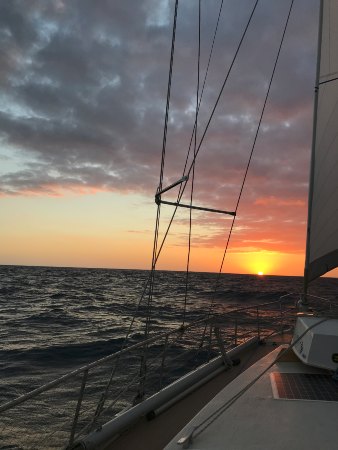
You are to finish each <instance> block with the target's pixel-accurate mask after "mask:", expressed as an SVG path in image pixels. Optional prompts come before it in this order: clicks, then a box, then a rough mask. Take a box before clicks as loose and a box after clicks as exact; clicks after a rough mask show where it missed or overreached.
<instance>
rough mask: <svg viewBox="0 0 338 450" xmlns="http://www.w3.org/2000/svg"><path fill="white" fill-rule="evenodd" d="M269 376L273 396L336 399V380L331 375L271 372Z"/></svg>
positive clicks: (296, 398)
mask: <svg viewBox="0 0 338 450" xmlns="http://www.w3.org/2000/svg"><path fill="white" fill-rule="evenodd" d="M270 377H271V385H272V390H273V395H274V397H275V398H280V399H288V400H324V401H329V402H337V401H338V382H337V381H334V380H333V378H332V376H331V375H325V374H316V373H280V372H273V373H271V375H270Z"/></svg>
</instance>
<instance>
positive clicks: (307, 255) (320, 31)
mask: <svg viewBox="0 0 338 450" xmlns="http://www.w3.org/2000/svg"><path fill="white" fill-rule="evenodd" d="M323 8H324V0H320V6H319V24H318V42H317V68H316V82H315V95H314V107H313V126H312V146H311V163H310V178H309V192H308V218H307V229H306V253H305V267H304V302H305V303H307V300H306V294H307V289H308V285H309V280H308V274H309V260H310V233H311V219H312V214H311V213H312V200H313V184H314V173H315V170H314V169H315V148H316V137H317V115H318V91H319V77H320V59H321V49H322V36H323Z"/></svg>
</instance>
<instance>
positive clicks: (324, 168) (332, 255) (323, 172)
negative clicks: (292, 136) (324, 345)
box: [306, 0, 338, 282]
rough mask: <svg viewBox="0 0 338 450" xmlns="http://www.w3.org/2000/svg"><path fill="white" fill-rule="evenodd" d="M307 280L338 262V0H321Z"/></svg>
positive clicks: (332, 267) (336, 264)
mask: <svg viewBox="0 0 338 450" xmlns="http://www.w3.org/2000/svg"><path fill="white" fill-rule="evenodd" d="M321 15H322V27H321V28H322V32H321V36H320V38H319V42H320V44H319V68H318V69H319V72H318V74H317V83H318V85H317V88H318V97H317V100H316V105H315V110H316V111H315V125H314V146H313V147H314V148H313V155H312V173H311V179H310V195H309V229H308V234H309V235H308V246H307V264H306V266H307V281H308V282H309V281H311V280H313V279H315V278H317V277H319V276H321V275H323V274H325V273H326V272H328V271H329V270H332V269H334V268H335V267H337V266H338V28H337V23H338V0H323V1H322V11H321Z"/></svg>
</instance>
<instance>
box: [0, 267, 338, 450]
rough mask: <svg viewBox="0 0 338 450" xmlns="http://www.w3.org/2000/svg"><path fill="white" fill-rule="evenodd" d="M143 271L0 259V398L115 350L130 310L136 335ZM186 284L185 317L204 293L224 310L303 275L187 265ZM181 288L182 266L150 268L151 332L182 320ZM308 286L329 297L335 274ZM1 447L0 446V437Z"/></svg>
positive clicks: (293, 288) (337, 288)
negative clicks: (152, 273) (199, 270)
mask: <svg viewBox="0 0 338 450" xmlns="http://www.w3.org/2000/svg"><path fill="white" fill-rule="evenodd" d="M148 278H149V272H148V271H143V270H111V269H83V268H81V269H78V268H54V267H53V268H52V267H26V266H0V307H1V316H0V337H1V338H0V342H1V347H0V371H1V377H0V400H1V403H3V402H6V401H9V400H12V399H13V398H15V397H17V396H19V395H22V394H24V393H27V392H28V391H30V390H31V389H34V388H36V387H38V386H39V385H40V384H42V383H45V382H48V381H51V380H53V379H54V378H56V377H57V376H60V375H62V374H63V373H66V372H69V371H70V370H73V369H75V368H77V367H79V366H83V365H85V364H87V363H89V362H91V361H94V360H97V359H99V358H102V357H104V356H106V355H108V354H110V353H112V352H115V351H118V350H119V349H120V348H121V345H122V344H123V343H124V339H125V337H126V334H127V333H128V330H129V328H130V324H131V321H132V318H133V317H134V321H133V325H132V327H131V329H130V330H129V333H128V336H129V337H128V339H129V341H128V342H129V343H135V342H138V341H139V340H140V338H141V337H142V336H143V335H144V327H145V322H146V316H147V308H146V303H147V298H146V296H145V298H144V300H143V302H141V304H139V301H140V298H141V296H142V292H143V291H144V286H145V283H146V282H147V280H148ZM216 285H217V286H216ZM215 287H216V289H215ZM188 288H189V289H188V294H187V298H186V313H185V317H186V319H185V321H186V323H189V322H191V321H193V320H196V319H198V318H199V317H201V316H203V315H204V314H205V313H206V311H208V308H209V307H210V302H211V301H212V302H213V305H214V308H213V311H216V312H219V313H223V312H226V311H227V310H231V309H233V308H234V307H237V306H238V307H244V306H248V305H253V304H256V303H264V302H269V301H273V300H278V298H279V297H280V296H282V295H285V294H287V293H290V292H293V293H297V292H301V290H302V278H300V277H283V276H263V277H258V276H255V275H234V274H222V275H221V276H220V277H218V276H217V275H216V274H211V273H190V274H189V278H188ZM185 290H186V275H185V273H184V272H169V271H160V272H157V273H156V275H155V282H154V292H153V297H152V303H151V313H152V314H151V317H152V318H151V322H150V333H151V334H153V333H156V332H159V331H164V330H169V329H173V328H175V327H178V326H179V325H180V324H182V320H183V315H184V304H185ZM310 293H311V294H313V295H319V296H322V297H326V298H328V299H330V300H334V299H336V298H337V293H338V279H334V278H322V279H320V280H318V281H316V282H315V283H314V284H313V286H312V287H311V289H310ZM64 395H66V394H64ZM0 448H6V447H5V446H3V447H1V439H0ZM7 448H9V447H7ZM18 448H19V447H18ZM20 448H21V447H20Z"/></svg>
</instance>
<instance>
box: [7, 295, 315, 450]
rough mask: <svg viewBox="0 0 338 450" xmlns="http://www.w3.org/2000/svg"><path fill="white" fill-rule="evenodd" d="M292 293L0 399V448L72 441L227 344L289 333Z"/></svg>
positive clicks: (211, 316)
mask: <svg viewBox="0 0 338 450" xmlns="http://www.w3.org/2000/svg"><path fill="white" fill-rule="evenodd" d="M294 296H295V294H287V295H285V296H282V297H281V298H280V299H279V300H278V301H275V302H267V303H262V304H259V305H254V306H248V307H244V308H237V309H233V310H230V311H228V312H227V313H225V314H209V315H208V316H207V317H204V318H201V319H199V320H196V321H194V322H193V323H190V324H187V325H185V326H184V327H177V328H175V329H171V330H168V331H165V332H162V333H158V334H156V335H153V336H150V337H148V339H146V340H140V341H139V342H137V343H135V344H133V345H129V346H125V347H124V348H122V349H121V350H120V351H118V352H116V353H113V354H110V355H108V356H106V357H104V358H101V359H99V360H97V361H94V362H92V363H89V364H86V365H85V366H83V367H80V368H78V369H76V370H73V371H71V372H69V373H66V374H64V375H62V376H60V377H58V378H56V379H55V380H53V381H51V382H49V383H46V384H44V385H43V386H40V387H38V388H36V389H34V390H32V391H30V392H27V393H24V394H22V395H20V396H18V397H17V398H14V399H11V400H9V401H7V402H6V403H4V404H2V405H1V406H0V436H1V437H0V447H2V446H4V447H5V446H8V448H23V449H39V448H42V449H49V448H51V449H52V448H57V449H60V448H71V447H72V446H73V444H74V443H75V442H76V441H77V440H78V439H79V438H81V437H82V436H84V435H86V434H88V433H90V432H91V431H92V430H94V429H95V428H97V427H98V426H100V425H102V424H103V423H105V422H107V421H108V420H110V419H111V418H113V417H114V416H116V415H119V414H122V413H123V412H124V411H126V410H128V409H129V408H130V407H132V406H133V405H135V404H138V403H140V402H142V401H143V400H144V399H145V398H147V397H149V396H150V395H153V394H154V393H155V392H157V391H160V390H161V389H163V388H164V387H165V386H167V385H169V384H170V383H172V382H173V381H175V380H177V379H178V378H180V377H182V376H183V375H185V374H186V373H188V372H190V371H191V370H194V369H195V368H196V367H198V366H200V365H202V364H204V363H206V362H208V361H210V360H211V359H213V358H215V357H216V356H218V355H220V354H221V353H222V352H223V351H225V352H228V351H229V350H230V349H233V348H234V347H236V346H237V345H239V344H242V343H243V342H245V341H247V340H248V339H250V338H252V337H254V336H257V337H258V338H259V339H264V338H266V337H268V336H270V335H272V334H273V333H283V331H284V330H285V329H287V328H290V326H291V325H292V322H293V321H294V317H295V314H294V313H295V302H294V301H293V299H294ZM318 299H319V298H318ZM219 338H221V341H220V340H219ZM27 384H28V385H29V380H27ZM10 446H12V447H10Z"/></svg>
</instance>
